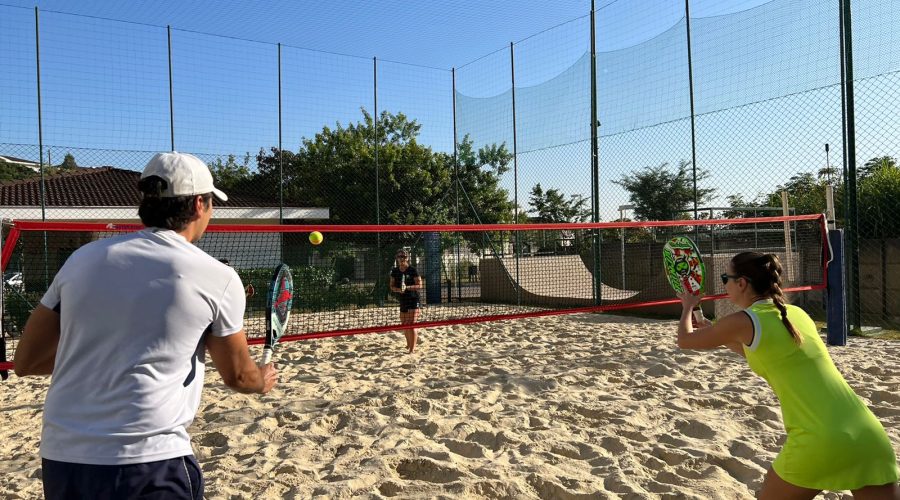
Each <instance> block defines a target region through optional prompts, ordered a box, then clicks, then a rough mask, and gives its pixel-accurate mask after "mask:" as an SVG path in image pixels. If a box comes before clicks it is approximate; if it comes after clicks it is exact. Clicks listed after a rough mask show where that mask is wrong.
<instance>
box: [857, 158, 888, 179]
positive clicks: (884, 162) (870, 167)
mask: <svg viewBox="0 0 900 500" xmlns="http://www.w3.org/2000/svg"><path fill="white" fill-rule="evenodd" d="M885 168H897V159H896V158H894V157H893V156H878V157H876V158H872V159H870V160H869V161H867V162H866V163H865V164H863V166H862V168H861V169H859V170H858V171H857V172H856V175H857V177H858V178H859V179H860V180H862V179H865V178H866V177H871V176H872V175H875V174H876V173H877V172H878V171H879V170H881V169H885Z"/></svg>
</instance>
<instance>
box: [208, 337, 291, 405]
mask: <svg viewBox="0 0 900 500" xmlns="http://www.w3.org/2000/svg"><path fill="white" fill-rule="evenodd" d="M206 349H207V350H208V351H209V356H210V357H211V358H212V361H213V364H214V365H215V366H216V370H217V371H218V372H219V375H221V376H222V381H223V382H225V385H227V386H228V387H230V388H231V389H234V390H235V391H237V392H243V393H260V394H265V393H267V392H269V391H270V390H272V387H273V386H274V385H275V382H276V380H277V379H278V371H277V370H276V369H275V366H274V365H272V364H271V363H267V364H263V365H257V364H256V362H254V361H253V358H251V357H250V351H249V348H248V346H247V334H246V333H245V332H244V331H243V330H241V331H240V332H238V333H235V334H233V335H228V336H227V337H216V336H213V335H209V336H207V338H206Z"/></svg>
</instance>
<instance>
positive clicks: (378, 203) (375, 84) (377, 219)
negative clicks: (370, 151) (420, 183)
mask: <svg viewBox="0 0 900 500" xmlns="http://www.w3.org/2000/svg"><path fill="white" fill-rule="evenodd" d="M372 93H373V95H374V99H375V115H374V116H373V117H372V118H373V119H374V121H373V124H374V127H375V224H381V192H380V191H381V190H380V186H379V181H380V179H381V172H379V165H378V58H377V57H373V58H372Z"/></svg>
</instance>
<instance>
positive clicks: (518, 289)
mask: <svg viewBox="0 0 900 500" xmlns="http://www.w3.org/2000/svg"><path fill="white" fill-rule="evenodd" d="M509 72H510V77H511V80H512V133H513V136H512V141H513V200H514V201H513V203H514V205H515V206H514V212H513V213H514V220H513V223H515V224H518V223H519V149H518V142H517V140H516V136H517V134H516V57H515V50H514V49H513V43H512V42H509ZM520 232H521V231H515V233H514V235H515V242H514V243H513V244H514V245H515V249H514V250H513V252H514V253H515V256H516V305H521V304H522V288H521V287H520V286H519V285H520V283H522V281H521V280H520V279H519V254H521V253H522V242H521V240H520V239H519V233H520Z"/></svg>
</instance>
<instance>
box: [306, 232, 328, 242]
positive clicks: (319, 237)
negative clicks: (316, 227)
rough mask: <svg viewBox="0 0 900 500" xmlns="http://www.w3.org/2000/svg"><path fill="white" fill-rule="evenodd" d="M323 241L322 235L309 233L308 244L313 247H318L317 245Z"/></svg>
mask: <svg viewBox="0 0 900 500" xmlns="http://www.w3.org/2000/svg"><path fill="white" fill-rule="evenodd" d="M323 239H325V238H324V237H323V236H322V233H320V232H318V231H313V232H311V233H309V242H310V243H312V244H313V245H318V244H319V243H322V240H323Z"/></svg>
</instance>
